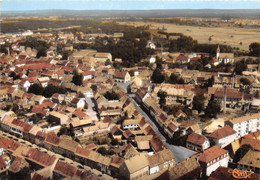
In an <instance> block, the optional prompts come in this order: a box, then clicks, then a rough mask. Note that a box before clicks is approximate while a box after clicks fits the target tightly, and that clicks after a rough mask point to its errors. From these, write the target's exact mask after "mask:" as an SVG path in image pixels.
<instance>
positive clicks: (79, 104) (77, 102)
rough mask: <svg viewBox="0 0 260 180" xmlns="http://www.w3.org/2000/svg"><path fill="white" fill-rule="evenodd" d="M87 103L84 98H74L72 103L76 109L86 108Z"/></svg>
mask: <svg viewBox="0 0 260 180" xmlns="http://www.w3.org/2000/svg"><path fill="white" fill-rule="evenodd" d="M85 104H86V102H85V100H84V99H83V98H74V99H72V101H71V105H72V106H74V107H76V108H84V106H85Z"/></svg>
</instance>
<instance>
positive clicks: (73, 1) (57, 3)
mask: <svg viewBox="0 0 260 180" xmlns="http://www.w3.org/2000/svg"><path fill="white" fill-rule="evenodd" d="M0 2H1V0H0ZM1 9H2V11H17V10H18V11H21V10H22V11H23V10H42V9H73V10H89V9H91V10H103V9H108V10H114V9H120V10H149V9H260V0H2V2H1Z"/></svg>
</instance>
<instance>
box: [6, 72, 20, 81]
mask: <svg viewBox="0 0 260 180" xmlns="http://www.w3.org/2000/svg"><path fill="white" fill-rule="evenodd" d="M9 77H12V78H13V80H16V79H20V76H19V75H17V74H16V73H15V72H14V71H12V72H10V74H9Z"/></svg>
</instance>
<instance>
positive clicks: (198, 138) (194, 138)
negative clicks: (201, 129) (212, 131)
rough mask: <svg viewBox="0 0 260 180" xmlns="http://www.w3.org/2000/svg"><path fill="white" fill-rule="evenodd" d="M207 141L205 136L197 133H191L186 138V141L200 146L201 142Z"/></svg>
mask: <svg viewBox="0 0 260 180" xmlns="http://www.w3.org/2000/svg"><path fill="white" fill-rule="evenodd" d="M205 141H207V138H206V137H205V136H203V135H200V134H197V133H191V134H190V135H189V136H188V138H187V142H190V143H193V144H196V145H199V146H202V144H203V143H204V142H205Z"/></svg>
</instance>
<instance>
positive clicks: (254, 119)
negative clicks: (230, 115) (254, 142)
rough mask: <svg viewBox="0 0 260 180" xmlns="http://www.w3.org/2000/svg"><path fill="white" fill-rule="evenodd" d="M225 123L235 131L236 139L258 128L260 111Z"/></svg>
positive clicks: (259, 126) (259, 127) (259, 128)
mask: <svg viewBox="0 0 260 180" xmlns="http://www.w3.org/2000/svg"><path fill="white" fill-rule="evenodd" d="M225 125H228V126H230V127H231V128H232V129H234V130H235V131H236V139H239V138H240V137H242V136H245V135H247V134H250V133H252V132H255V131H258V130H260V113H255V114H250V115H246V116H242V117H237V118H234V119H232V120H228V121H225Z"/></svg>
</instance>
